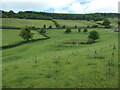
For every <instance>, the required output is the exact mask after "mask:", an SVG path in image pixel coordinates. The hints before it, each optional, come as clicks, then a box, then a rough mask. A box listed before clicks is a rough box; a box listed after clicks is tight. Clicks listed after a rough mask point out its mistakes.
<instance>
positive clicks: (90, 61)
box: [2, 20, 118, 88]
mask: <svg viewBox="0 0 120 90" xmlns="http://www.w3.org/2000/svg"><path fill="white" fill-rule="evenodd" d="M58 21H59V20H58ZM33 22H34V21H33ZM60 22H62V21H60ZM85 22H86V21H85ZM63 23H64V24H65V22H64V21H63ZM77 23H79V21H78V22H76V23H74V24H73V25H75V24H77ZM70 24H71V25H72V21H71V22H70ZM82 25H86V24H82ZM92 30H96V31H98V32H99V33H100V37H101V38H100V40H98V41H97V42H96V43H94V44H91V45H67V44H64V42H67V41H87V40H88V34H89V32H87V33H83V32H80V33H78V32H77V29H72V33H71V34H65V33H64V31H65V29H51V30H48V31H47V35H48V36H50V37H51V38H50V39H48V40H44V41H38V42H34V43H29V44H25V45H22V46H19V47H15V48H11V49H6V50H3V67H2V68H3V87H8V88H116V87H118V33H117V32H108V31H111V29H103V28H99V29H98V28H96V29H89V31H92ZM6 31H7V30H6ZM6 31H4V30H3V33H4V32H5V33H7V32H6ZM14 31H15V30H14ZM8 32H9V31H8ZM15 32H16V33H18V32H17V31H15ZM9 35H10V34H8V35H6V36H5V38H9ZM10 36H11V35H10ZM3 37H4V36H3ZM38 37H39V36H38ZM5 38H3V41H4V40H5ZM16 40H17V39H16ZM6 42H9V40H6Z"/></svg>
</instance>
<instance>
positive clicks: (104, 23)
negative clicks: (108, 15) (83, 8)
mask: <svg viewBox="0 0 120 90" xmlns="http://www.w3.org/2000/svg"><path fill="white" fill-rule="evenodd" d="M103 25H104V26H105V28H107V27H110V21H109V20H108V19H105V20H104V21H103Z"/></svg>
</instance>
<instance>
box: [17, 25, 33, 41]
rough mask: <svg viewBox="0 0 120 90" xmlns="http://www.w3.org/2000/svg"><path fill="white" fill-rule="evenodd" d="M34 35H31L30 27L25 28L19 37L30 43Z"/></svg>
mask: <svg viewBox="0 0 120 90" xmlns="http://www.w3.org/2000/svg"><path fill="white" fill-rule="evenodd" d="M33 35H34V33H31V31H30V27H28V26H25V27H24V28H23V29H22V30H21V32H20V35H19V36H20V37H22V38H23V39H24V40H26V41H29V40H30V39H32V37H33Z"/></svg>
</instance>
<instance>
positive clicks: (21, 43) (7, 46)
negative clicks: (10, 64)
mask: <svg viewBox="0 0 120 90" xmlns="http://www.w3.org/2000/svg"><path fill="white" fill-rule="evenodd" d="M41 35H43V36H44V37H46V38H39V39H32V40H29V41H21V42H19V43H16V44H11V45H6V46H2V47H0V50H3V49H8V48H14V47H17V46H20V45H23V44H27V43H32V42H36V41H40V40H47V39H50V37H49V36H47V35H44V34H41Z"/></svg>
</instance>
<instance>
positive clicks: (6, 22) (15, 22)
mask: <svg viewBox="0 0 120 90" xmlns="http://www.w3.org/2000/svg"><path fill="white" fill-rule="evenodd" d="M44 24H45V25H46V27H49V26H50V25H51V26H52V27H53V28H55V25H54V23H53V22H52V21H50V20H31V19H16V18H12V20H11V18H2V27H3V28H23V27H24V26H35V27H40V28H42V27H43V26H44Z"/></svg>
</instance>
